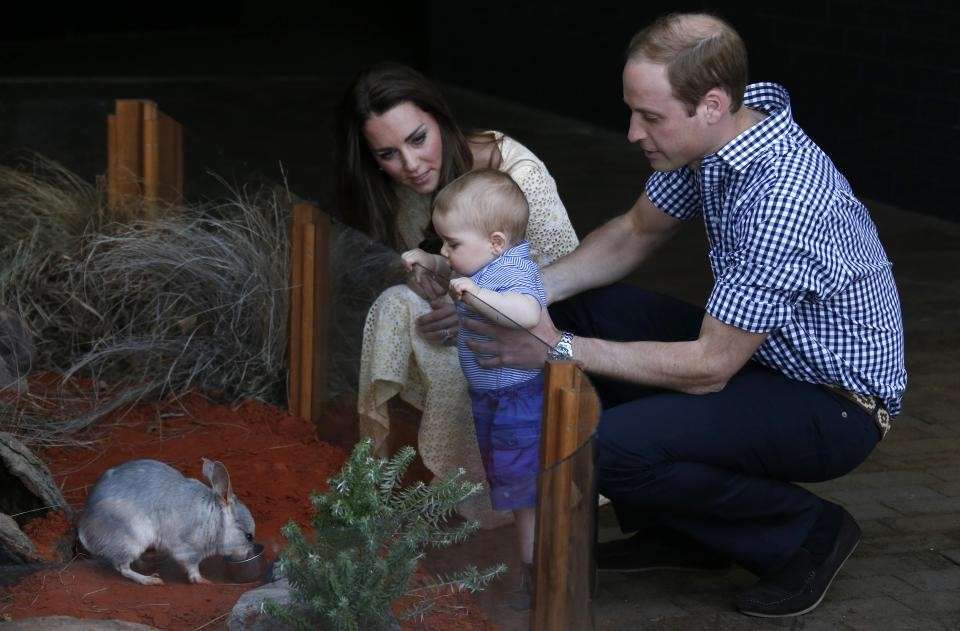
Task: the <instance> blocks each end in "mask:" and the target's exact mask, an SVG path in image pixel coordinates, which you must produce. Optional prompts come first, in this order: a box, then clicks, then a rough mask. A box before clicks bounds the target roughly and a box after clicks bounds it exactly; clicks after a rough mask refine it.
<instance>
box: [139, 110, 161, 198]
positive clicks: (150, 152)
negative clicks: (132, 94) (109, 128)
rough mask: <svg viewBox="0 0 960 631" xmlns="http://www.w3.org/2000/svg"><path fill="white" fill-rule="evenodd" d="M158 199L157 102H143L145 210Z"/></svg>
mask: <svg viewBox="0 0 960 631" xmlns="http://www.w3.org/2000/svg"><path fill="white" fill-rule="evenodd" d="M159 199H160V121H159V120H158V112H157V104H156V103H154V102H153V101H144V102H143V200H144V201H145V202H146V208H147V209H148V210H147V212H150V210H152V209H154V208H156V204H157V201H159Z"/></svg>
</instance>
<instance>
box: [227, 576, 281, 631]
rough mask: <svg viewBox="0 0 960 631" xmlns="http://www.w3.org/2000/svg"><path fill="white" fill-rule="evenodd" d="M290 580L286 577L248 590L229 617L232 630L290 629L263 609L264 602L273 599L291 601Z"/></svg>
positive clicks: (272, 630) (266, 630) (268, 630)
mask: <svg viewBox="0 0 960 631" xmlns="http://www.w3.org/2000/svg"><path fill="white" fill-rule="evenodd" d="M290 599H291V593H290V582H289V581H287V579H285V578H281V579H280V580H279V581H274V582H273V583H267V584H266V585H263V586H262V587H258V588H256V589H251V590H250V591H248V592H246V593H245V594H244V595H243V596H241V597H240V599H239V600H238V601H237V604H235V605H234V606H233V611H231V612H230V617H229V618H228V619H227V628H228V629H229V630H230V631H281V630H286V629H289V628H290V627H288V626H287V625H285V624H281V623H280V622H278V621H277V620H275V619H274V618H271V617H270V616H268V615H267V614H266V613H263V612H262V611H261V607H262V605H263V603H264V602H266V601H268V600H273V601H276V602H279V603H281V604H287V603H289V602H290Z"/></svg>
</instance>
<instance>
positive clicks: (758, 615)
mask: <svg viewBox="0 0 960 631" xmlns="http://www.w3.org/2000/svg"><path fill="white" fill-rule="evenodd" d="M862 538H863V537H862V535H861V536H858V537H857V542H856V543H855V544H853V547H852V548H850V552H848V553H847V556H845V557H843V561H841V562H840V565H838V566H837V571H836V572H834V573H833V576H831V577H830V580H829V581H828V582H827V586H826V587H825V588H824V589H823V593H822V594H820V598H818V599H817V602H815V603H813V604H812V605H810V606H809V607H807V608H806V609H804V610H803V611H794V612H791V613H761V612H759V611H744V610H743V609H741V610H740V613H742V614H744V615H747V616H753V617H755V618H794V617H796V616H802V615H803V614H805V613H810V612H811V611H813V610H814V609H816V608H817V607H819V606H820V603H822V602H823V599H824V598H826V596H827V592H829V591H830V586H831V585H833V579H835V578H837V574H839V573H840V570H842V569H843V566H844V564H845V563H846V562H847V559H849V558H850V557H851V556H852V555H853V553H854V551H855V550H856V549H857V546H859V545H860V541H861V539H862Z"/></svg>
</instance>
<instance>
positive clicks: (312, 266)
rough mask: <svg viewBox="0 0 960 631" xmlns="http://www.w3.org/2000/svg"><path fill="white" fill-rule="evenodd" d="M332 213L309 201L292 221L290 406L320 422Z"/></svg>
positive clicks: (295, 209)
mask: <svg viewBox="0 0 960 631" xmlns="http://www.w3.org/2000/svg"><path fill="white" fill-rule="evenodd" d="M329 241H330V218H329V217H328V216H327V214H326V213H324V212H321V211H320V209H319V208H317V207H316V206H313V205H312V204H308V203H299V204H296V205H294V207H293V222H292V223H291V226H290V348H289V357H290V377H289V381H288V383H289V392H288V395H289V396H288V398H287V401H288V404H287V405H288V409H289V411H290V413H291V414H295V415H296V416H299V417H301V418H305V419H308V420H311V421H313V422H314V423H316V422H317V421H319V419H320V417H321V416H322V415H323V413H324V411H325V409H326V398H327V397H326V394H327V354H328V338H327V335H328V333H327V331H328V328H329V321H328V320H329V315H328V309H327V306H328V305H329V303H328V296H329V287H330V279H329V268H330V266H329V262H328V259H329Z"/></svg>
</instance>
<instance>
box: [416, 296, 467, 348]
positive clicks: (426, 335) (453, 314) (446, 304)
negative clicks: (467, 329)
mask: <svg viewBox="0 0 960 631" xmlns="http://www.w3.org/2000/svg"><path fill="white" fill-rule="evenodd" d="M414 291H416V290H414ZM430 309H431V311H430V313H425V314H423V315H422V316H420V317H419V318H417V333H419V334H420V337H422V338H423V339H425V340H426V341H428V342H429V343H431V344H437V345H441V344H442V345H443V346H453V345H454V344H456V343H457V331H458V330H459V328H460V318H458V317H457V308H456V307H455V306H454V305H453V303H452V302H451V301H450V299H449V298H447V296H446V293H444V292H443V290H442V289H441V295H440V297H438V298H434V299H433V300H431V301H430Z"/></svg>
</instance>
